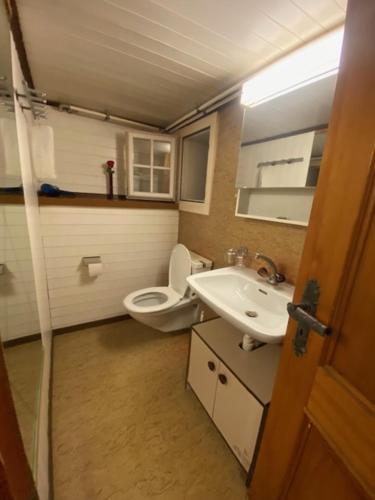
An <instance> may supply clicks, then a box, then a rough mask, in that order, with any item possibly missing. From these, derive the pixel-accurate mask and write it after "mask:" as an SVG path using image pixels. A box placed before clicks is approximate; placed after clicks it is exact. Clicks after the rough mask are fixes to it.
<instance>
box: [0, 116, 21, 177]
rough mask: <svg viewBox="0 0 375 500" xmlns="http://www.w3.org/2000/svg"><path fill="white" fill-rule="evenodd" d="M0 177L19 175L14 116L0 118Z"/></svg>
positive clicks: (19, 166)
mask: <svg viewBox="0 0 375 500" xmlns="http://www.w3.org/2000/svg"><path fill="white" fill-rule="evenodd" d="M0 177H1V178H2V179H4V178H6V177H13V178H14V177H17V178H20V177H21V165H20V157H19V153H18V140H17V129H16V122H15V121H14V118H13V119H12V118H0Z"/></svg>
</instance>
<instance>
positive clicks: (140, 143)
mask: <svg viewBox="0 0 375 500" xmlns="http://www.w3.org/2000/svg"><path fill="white" fill-rule="evenodd" d="M133 149H134V158H133V163H135V164H137V165H151V141H150V140H149V139H137V138H134V142H133Z"/></svg>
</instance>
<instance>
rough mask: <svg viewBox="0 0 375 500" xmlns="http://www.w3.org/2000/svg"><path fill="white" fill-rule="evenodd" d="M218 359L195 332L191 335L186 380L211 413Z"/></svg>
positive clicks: (210, 413)
mask: <svg viewBox="0 0 375 500" xmlns="http://www.w3.org/2000/svg"><path fill="white" fill-rule="evenodd" d="M219 365H220V361H219V360H218V358H217V357H216V356H215V355H214V354H213V352H212V351H211V350H210V349H209V348H208V347H207V346H206V344H205V343H204V342H203V341H202V340H201V339H200V338H199V337H198V336H197V335H196V334H195V333H193V334H192V336H191V347H190V361H189V374H188V382H189V384H190V385H191V387H192V388H193V389H194V392H195V394H196V395H197V396H198V398H199V400H200V401H201V403H202V405H203V406H204V407H205V408H206V410H207V412H208V413H209V415H212V412H213V407H214V402H215V392H216V385H217V374H218V369H219Z"/></svg>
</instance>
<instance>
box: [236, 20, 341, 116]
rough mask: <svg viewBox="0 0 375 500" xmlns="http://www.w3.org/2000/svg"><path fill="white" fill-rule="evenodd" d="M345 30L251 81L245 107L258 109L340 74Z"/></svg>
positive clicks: (245, 88)
mask: <svg viewBox="0 0 375 500" xmlns="http://www.w3.org/2000/svg"><path fill="white" fill-rule="evenodd" d="M343 34H344V28H343V27H341V28H339V29H337V30H334V31H331V32H330V33H328V34H326V35H323V36H321V37H319V38H317V39H316V40H313V41H312V42H310V43H307V44H306V45H304V46H303V47H300V48H299V49H297V50H295V51H293V52H291V53H290V54H288V55H287V56H285V57H283V58H282V59H280V60H278V61H276V62H275V63H273V64H271V65H270V66H268V67H267V68H265V69H263V70H261V71H259V73H256V74H255V75H254V76H253V77H251V78H249V80H247V81H246V82H245V83H244V84H243V86H242V94H241V103H242V104H244V105H245V106H249V107H254V106H258V105H259V104H262V103H263V102H267V101H270V100H271V99H275V98H276V97H279V96H281V95H283V94H287V93H288V92H292V91H293V90H296V89H298V88H300V87H304V86H305V85H309V84H310V83H313V82H316V81H318V80H321V79H323V78H326V77H328V76H331V75H334V74H336V73H337V72H338V68H339V63H340V54H341V46H342V39H343Z"/></svg>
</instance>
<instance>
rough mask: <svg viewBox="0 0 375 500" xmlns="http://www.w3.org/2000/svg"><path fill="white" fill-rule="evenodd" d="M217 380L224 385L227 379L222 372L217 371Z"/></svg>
mask: <svg viewBox="0 0 375 500" xmlns="http://www.w3.org/2000/svg"><path fill="white" fill-rule="evenodd" d="M219 380H220V382H221V383H222V384H223V385H226V384H227V383H228V379H227V377H226V376H225V375H224V373H219Z"/></svg>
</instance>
